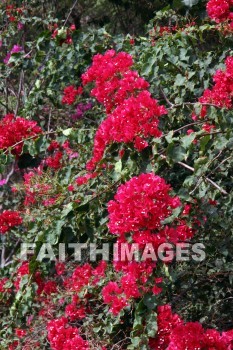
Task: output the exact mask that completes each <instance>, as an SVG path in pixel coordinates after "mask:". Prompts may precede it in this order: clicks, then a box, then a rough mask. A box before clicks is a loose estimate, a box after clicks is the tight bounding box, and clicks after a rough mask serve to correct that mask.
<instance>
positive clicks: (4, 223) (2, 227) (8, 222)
mask: <svg viewBox="0 0 233 350" xmlns="http://www.w3.org/2000/svg"><path fill="white" fill-rule="evenodd" d="M22 222H23V219H22V218H21V216H20V214H19V212H17V211H12V210H4V211H3V213H1V214H0V233H2V234H5V233H6V232H8V231H10V230H11V228H13V227H15V226H19V225H21V224H22Z"/></svg>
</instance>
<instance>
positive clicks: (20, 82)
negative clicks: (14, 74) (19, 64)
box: [15, 70, 24, 117]
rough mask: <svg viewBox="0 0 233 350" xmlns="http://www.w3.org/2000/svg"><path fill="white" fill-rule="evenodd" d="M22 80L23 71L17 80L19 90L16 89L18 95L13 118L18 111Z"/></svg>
mask: <svg viewBox="0 0 233 350" xmlns="http://www.w3.org/2000/svg"><path fill="white" fill-rule="evenodd" d="M23 78H24V71H23V70H22V71H21V73H20V79H19V89H18V95H17V104H16V108H15V117H16V116H17V114H18V110H19V105H20V95H21V91H22V86H23Z"/></svg>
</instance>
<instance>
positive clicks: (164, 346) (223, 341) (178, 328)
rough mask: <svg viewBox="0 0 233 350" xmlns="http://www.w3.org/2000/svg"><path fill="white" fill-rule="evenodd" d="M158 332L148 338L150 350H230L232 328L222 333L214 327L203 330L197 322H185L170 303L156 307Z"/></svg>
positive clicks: (232, 334) (232, 335) (232, 341)
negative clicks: (175, 312) (172, 308)
mask: <svg viewBox="0 0 233 350" xmlns="http://www.w3.org/2000/svg"><path fill="white" fill-rule="evenodd" d="M157 322H158V333H157V336H156V338H154V339H150V348H151V350H184V349H187V350H193V349H199V350H205V349H216V350H230V349H232V346H233V330H230V331H228V332H223V333H222V334H221V333H219V332H218V331H216V330H214V329H207V330H205V329H204V328H203V327H202V325H201V324H200V323H199V322H187V323H185V322H184V321H183V320H182V319H181V318H180V317H179V316H178V315H177V314H174V313H172V310H171V307H170V305H163V306H159V307H158V319H157Z"/></svg>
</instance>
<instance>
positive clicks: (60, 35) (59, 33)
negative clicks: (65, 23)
mask: <svg viewBox="0 0 233 350" xmlns="http://www.w3.org/2000/svg"><path fill="white" fill-rule="evenodd" d="M49 29H51V30H52V35H51V37H52V39H56V41H57V42H58V44H59V45H60V46H62V45H63V44H67V45H71V44H72V43H73V40H72V32H73V31H75V30H76V27H75V24H71V26H70V27H69V28H64V27H63V28H60V29H59V28H58V24H57V23H54V24H53V25H52V26H51V25H50V26H49Z"/></svg>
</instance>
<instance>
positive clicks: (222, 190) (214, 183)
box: [161, 155, 228, 196]
mask: <svg viewBox="0 0 233 350" xmlns="http://www.w3.org/2000/svg"><path fill="white" fill-rule="evenodd" d="M161 158H162V159H167V157H166V156H164V155H161ZM177 164H179V165H181V166H183V167H184V168H186V169H188V170H190V171H192V172H195V169H194V168H193V167H191V166H189V165H188V164H186V163H183V162H177ZM203 177H204V178H205V180H206V181H208V182H209V183H210V184H211V185H212V186H214V187H215V188H217V189H218V190H219V191H220V192H221V193H222V194H224V195H225V196H226V195H228V193H227V192H226V191H225V190H224V189H223V188H222V187H220V186H219V185H218V184H216V182H214V181H213V180H211V179H209V178H208V177H206V176H204V175H203Z"/></svg>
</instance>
